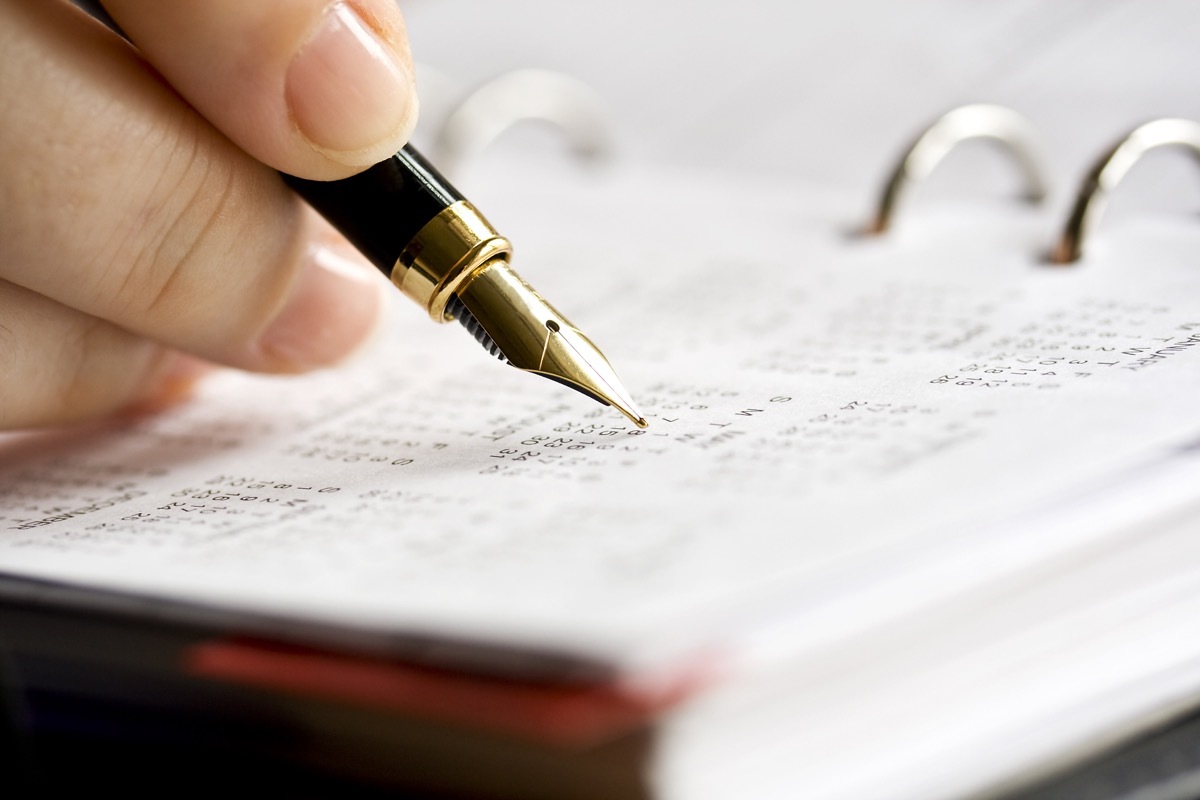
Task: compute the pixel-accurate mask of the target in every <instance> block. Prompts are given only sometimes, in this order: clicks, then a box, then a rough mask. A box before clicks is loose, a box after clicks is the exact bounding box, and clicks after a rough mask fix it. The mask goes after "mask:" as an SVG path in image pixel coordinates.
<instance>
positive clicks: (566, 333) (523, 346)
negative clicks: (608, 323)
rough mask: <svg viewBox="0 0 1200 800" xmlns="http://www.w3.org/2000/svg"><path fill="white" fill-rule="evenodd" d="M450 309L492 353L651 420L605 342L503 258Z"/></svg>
mask: <svg viewBox="0 0 1200 800" xmlns="http://www.w3.org/2000/svg"><path fill="white" fill-rule="evenodd" d="M446 311H447V312H448V313H449V314H450V315H452V316H454V317H457V318H458V320H459V321H460V322H462V323H463V325H464V326H465V327H466V328H467V330H469V331H470V332H471V333H472V334H473V335H474V336H475V338H476V339H478V340H479V342H480V343H481V344H483V345H484V347H486V348H487V349H488V351H489V352H490V353H491V354H492V355H494V356H498V357H501V358H503V359H504V360H506V361H508V363H510V364H512V365H513V366H514V367H516V368H518V369H522V370H525V371H526V372H532V373H534V374H536V375H541V376H543V377H546V378H549V379H550V380H552V381H557V382H558V383H562V384H565V385H566V386H569V387H571V388H572V389H575V390H576V391H578V392H582V393H583V394H585V395H587V396H588V397H591V398H592V399H593V400H596V401H598V402H600V403H603V404H604V405H608V406H612V407H613V408H615V409H617V410H618V411H620V412H621V413H622V414H624V415H625V416H626V417H628V418H629V420H630V421H631V422H632V423H633V424H634V425H637V426H638V427H639V428H645V427H646V426H647V424H648V423H647V422H646V418H645V417H643V416H642V414H641V413H640V412H639V411H638V410H637V409H636V408H635V407H634V404H633V399H632V398H630V396H629V393H628V392H627V391H625V387H624V386H623V385H622V384H621V381H620V379H619V378H618V377H617V373H616V371H615V370H613V368H612V365H611V364H609V363H608V359H607V358H605V357H604V354H603V353H601V352H600V350H599V348H597V347H596V345H594V344H592V342H591V340H590V339H588V338H587V337H586V336H584V335H583V333H582V332H580V330H579V329H578V328H576V327H575V326H574V325H572V324H571V323H570V322H568V321H567V319H566V318H565V317H563V315H562V314H559V313H558V312H557V311H555V310H554V308H553V307H552V306H551V305H550V304H549V303H547V302H546V301H545V300H543V299H542V298H541V296H540V295H538V293H537V292H535V291H534V290H533V289H532V288H531V287H530V286H529V285H528V284H527V283H525V282H524V281H523V280H521V279H520V277H518V276H517V274H516V273H515V272H513V271H512V269H510V268H509V266H508V264H507V263H506V262H504V261H503V260H501V259H496V260H494V261H492V262H490V263H488V264H486V265H485V266H484V267H483V268H482V269H481V270H479V271H478V272H477V273H475V275H474V276H472V277H471V279H470V281H469V282H468V283H466V284H465V285H464V286H463V287H460V288H459V290H458V294H457V295H455V296H454V297H453V298H451V300H450V302H449V303H447V305H446Z"/></svg>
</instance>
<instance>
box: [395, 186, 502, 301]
mask: <svg viewBox="0 0 1200 800" xmlns="http://www.w3.org/2000/svg"><path fill="white" fill-rule="evenodd" d="M511 257H512V244H511V243H510V242H509V241H508V239H505V238H504V237H503V236H501V235H500V234H499V233H497V232H496V230H495V229H494V228H493V227H492V226H491V224H489V223H488V221H487V220H486V219H484V217H483V215H482V214H480V213H479V212H478V211H476V210H475V207H474V206H472V205H471V204H470V203H468V202H467V201H465V200H460V201H459V202H457V203H454V204H453V205H450V206H447V207H446V208H444V209H442V211H441V213H439V214H438V215H437V216H436V217H434V218H433V219H431V220H430V221H429V222H428V223H426V224H425V227H423V228H421V230H420V231H418V232H417V235H416V236H414V237H413V239H412V241H411V242H409V243H408V245H407V246H406V247H405V248H404V250H403V252H401V253H400V257H399V258H397V259H396V266H395V267H394V268H393V269H392V283H394V284H395V285H396V287H397V288H399V289H400V291H401V292H403V293H404V294H405V295H407V296H408V297H410V298H412V299H413V300H415V301H416V302H417V303H418V304H420V305H421V307H422V308H424V309H425V310H426V311H428V312H429V316H430V317H432V318H433V319H434V321H436V322H448V321H449V320H450V319H451V318H450V317H448V316H447V315H446V302H447V301H448V300H449V299H450V296H451V295H452V294H455V293H456V292H457V291H458V288H459V286H460V285H461V284H462V283H463V281H464V280H466V279H467V278H469V277H470V276H471V275H472V274H473V273H474V272H476V271H477V270H479V269H481V268H482V267H483V266H484V265H485V264H487V263H489V262H490V261H492V260H493V259H500V260H501V261H504V262H505V263H507V262H508V261H509V259H510V258H511Z"/></svg>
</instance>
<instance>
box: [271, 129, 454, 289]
mask: <svg viewBox="0 0 1200 800" xmlns="http://www.w3.org/2000/svg"><path fill="white" fill-rule="evenodd" d="M283 179H284V181H285V182H286V183H287V184H288V185H289V186H291V187H292V188H293V189H294V190H295V191H296V192H297V193H298V194H299V195H300V196H301V197H303V198H304V199H305V200H306V201H308V204H309V205H311V206H312V207H313V208H315V209H316V210H317V211H318V212H320V213H321V215H322V216H323V217H325V218H326V219H327V220H329V221H330V222H331V223H333V226H334V227H335V228H337V229H338V230H339V231H341V232H342V234H343V235H344V236H345V237H346V238H347V239H349V240H350V242H351V244H353V245H354V246H355V247H357V248H358V249H359V250H360V251H362V253H363V254H364V255H366V256H367V258H369V259H370V260H371V262H372V263H374V264H375V266H377V267H379V269H380V270H382V271H383V273H384V274H385V275H387V276H389V277H390V276H391V274H392V268H393V267H394V266H395V264H396V259H397V257H399V255H400V254H401V253H402V252H403V251H404V249H405V247H407V246H408V245H409V243H410V242H412V241H413V240H414V239H415V238H416V236H417V233H418V232H419V231H420V230H421V229H422V228H424V227H425V225H426V224H427V223H428V222H429V221H430V220H432V219H433V218H434V217H436V216H437V215H438V214H440V213H441V212H442V211H443V210H444V209H446V208H447V207H448V206H451V205H453V204H454V203H456V202H458V201H460V200H463V199H465V198H463V196H462V195H461V194H459V192H458V190H457V189H455V188H454V187H453V186H451V185H450V182H449V181H447V180H446V179H445V178H444V177H442V175H441V174H440V173H439V172H438V171H437V170H436V169H434V167H433V166H432V165H431V164H430V163H429V162H428V161H426V160H425V158H424V157H423V156H422V155H421V154H420V153H418V152H417V151H416V150H415V149H413V148H412V147H410V146H407V145H406V146H405V147H404V149H402V150H401V151H400V152H398V153H396V154H395V155H394V156H392V157H391V158H388V159H386V160H385V161H381V162H379V163H378V164H376V165H375V166H373V167H371V168H369V169H367V170H364V171H363V172H360V173H358V174H357V175H352V176H350V177H349V178H343V179H341V180H337V181H310V180H305V179H304V178H297V177H296V176H294V175H286V174H284V175H283Z"/></svg>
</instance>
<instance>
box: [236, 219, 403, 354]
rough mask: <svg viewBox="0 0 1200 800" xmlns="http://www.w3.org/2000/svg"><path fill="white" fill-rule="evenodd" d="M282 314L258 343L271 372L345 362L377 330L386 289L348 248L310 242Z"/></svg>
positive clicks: (384, 301) (385, 297)
mask: <svg viewBox="0 0 1200 800" xmlns="http://www.w3.org/2000/svg"><path fill="white" fill-rule="evenodd" d="M308 255H309V258H308V264H307V266H305V267H304V272H303V273H302V274H301V276H300V279H299V281H298V282H297V284H296V286H295V287H294V288H293V290H292V294H291V296H290V297H289V298H288V300H287V302H286V303H285V304H284V307H283V310H282V311H281V312H280V313H279V316H277V317H276V318H275V319H274V321H272V322H271V324H270V325H269V326H268V327H267V330H266V332H264V333H263V335H262V336H261V337H260V338H259V342H258V344H259V347H260V348H261V350H262V352H263V353H264V354H265V355H266V356H267V358H268V359H269V360H270V361H273V362H274V367H275V368H277V369H280V370H284V371H297V372H299V371H303V370H307V369H314V368H316V367H324V366H329V365H331V364H335V363H337V362H339V361H343V360H345V359H346V358H348V357H349V356H351V355H352V354H354V353H355V352H356V351H358V350H359V349H360V348H362V347H364V346H365V345H366V344H367V343H368V342H369V341H370V340H371V339H372V338H373V334H374V333H375V332H376V331H377V330H378V328H379V325H380V322H381V321H382V319H383V311H384V307H385V306H386V304H387V293H386V290H387V284H386V283H384V282H383V281H380V280H378V278H377V276H376V275H373V274H371V269H370V268H369V265H367V264H366V263H364V262H363V261H362V258H361V256H359V255H358V254H357V253H356V252H353V251H351V250H349V246H348V245H339V244H328V243H325V242H314V243H313V244H312V245H310V249H309V254H308Z"/></svg>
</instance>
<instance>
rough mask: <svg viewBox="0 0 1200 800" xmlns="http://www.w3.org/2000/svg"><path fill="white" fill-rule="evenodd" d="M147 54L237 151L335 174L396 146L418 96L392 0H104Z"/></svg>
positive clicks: (312, 172)
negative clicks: (247, 0)
mask: <svg viewBox="0 0 1200 800" xmlns="http://www.w3.org/2000/svg"><path fill="white" fill-rule="evenodd" d="M104 5H105V7H106V9H107V10H108V12H109V13H110V14H111V15H112V17H113V19H114V20H116V22H117V24H119V25H120V26H121V28H122V29H123V30H124V31H125V33H126V34H127V35H128V36H129V38H130V39H131V40H132V41H133V43H134V44H135V45H136V46H137V47H138V49H139V50H140V51H141V52H142V54H143V55H144V56H145V58H146V59H147V60H148V61H149V62H150V63H151V64H152V65H153V66H154V67H155V69H157V70H158V71H159V72H160V73H161V74H162V75H163V76H164V77H165V78H166V79H167V81H168V82H169V83H170V84H171V85H172V87H173V88H174V89H175V90H176V91H177V92H179V94H181V95H182V96H183V97H184V98H185V99H186V100H187V101H188V102H189V103H190V104H191V105H192V106H193V107H194V108H195V109H196V110H197V111H199V112H200V113H201V114H202V115H203V116H205V117H206V118H207V119H208V120H209V121H210V122H211V123H213V125H215V126H216V127H217V128H219V129H220V130H221V131H222V132H223V133H224V134H225V135H226V136H228V137H229V138H230V139H232V140H233V141H234V142H235V143H236V144H238V145H239V146H240V147H241V148H242V149H243V150H245V151H246V152H248V153H250V154H251V155H253V156H254V157H256V158H257V159H258V160H260V161H262V162H264V163H266V164H269V165H270V166H272V167H275V168H276V169H279V170H282V171H284V172H288V173H291V174H294V175H299V176H301V177H304V178H312V179H318V180H331V179H335V178H343V177H346V176H347V175H350V174H353V173H355V172H358V171H360V170H362V169H363V168H365V167H368V166H370V165H372V164H375V163H377V162H379V161H382V160H383V159H385V158H387V157H388V156H390V155H391V154H392V153H394V152H396V151H397V150H399V149H400V148H401V147H402V146H403V145H404V143H405V142H406V141H407V140H408V137H409V135H410V134H411V133H412V129H413V126H414V125H415V124H416V118H417V99H416V91H415V85H414V81H413V69H412V58H411V55H410V52H409V48H408V39H407V36H406V32H405V28H404V20H403V18H402V17H401V15H400V11H399V9H397V8H396V5H395V3H394V2H393V0H339V1H338V2H332V1H331V0H255V2H251V3H247V2H244V0H105V2H104Z"/></svg>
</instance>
